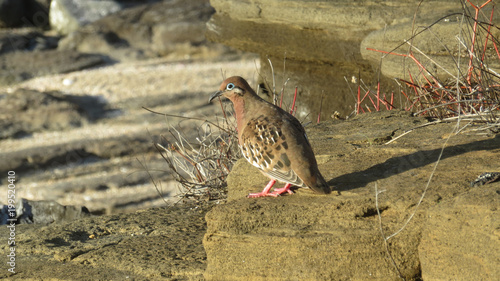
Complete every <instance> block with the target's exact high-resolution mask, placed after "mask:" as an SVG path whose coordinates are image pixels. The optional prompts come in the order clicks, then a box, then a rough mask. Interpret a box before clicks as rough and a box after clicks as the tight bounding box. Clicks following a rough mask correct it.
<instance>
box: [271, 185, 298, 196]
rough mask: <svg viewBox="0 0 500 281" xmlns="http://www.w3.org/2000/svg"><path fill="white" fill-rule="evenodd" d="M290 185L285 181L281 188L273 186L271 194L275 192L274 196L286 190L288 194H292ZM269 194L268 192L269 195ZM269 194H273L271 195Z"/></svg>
mask: <svg viewBox="0 0 500 281" xmlns="http://www.w3.org/2000/svg"><path fill="white" fill-rule="evenodd" d="M290 186H292V185H291V184H289V183H287V184H285V186H284V187H282V188H275V189H274V191H273V192H272V193H271V194H276V196H278V195H281V194H283V193H285V192H288V194H293V191H291V190H290ZM271 194H269V195H271ZM271 196H273V195H271Z"/></svg>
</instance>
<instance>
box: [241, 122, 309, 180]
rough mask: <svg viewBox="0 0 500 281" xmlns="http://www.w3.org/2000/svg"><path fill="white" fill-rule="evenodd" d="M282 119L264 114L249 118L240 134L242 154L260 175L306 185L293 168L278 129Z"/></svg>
mask: <svg viewBox="0 0 500 281" xmlns="http://www.w3.org/2000/svg"><path fill="white" fill-rule="evenodd" d="M282 125H283V122H282V120H280V119H273V120H270V118H268V117H265V116H262V115H261V116H258V117H257V118H254V119H250V121H249V122H248V123H247V125H246V126H245V128H244V129H243V131H242V133H241V139H240V148H241V151H242V153H243V156H244V157H245V158H246V159H247V161H248V162H250V163H251V164H252V165H253V166H255V167H257V168H259V169H260V170H261V171H262V172H263V173H264V174H266V175H268V176H270V177H272V178H274V179H277V180H279V181H282V182H286V183H290V184H292V185H295V186H300V187H306V185H305V184H304V182H303V180H302V179H301V178H300V177H299V176H298V175H297V173H296V172H295V171H293V169H292V167H291V162H290V158H289V157H288V155H287V153H288V152H287V150H288V142H287V141H288V140H287V138H286V136H284V134H283V131H282V129H281V127H282Z"/></svg>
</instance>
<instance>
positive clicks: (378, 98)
mask: <svg viewBox="0 0 500 281" xmlns="http://www.w3.org/2000/svg"><path fill="white" fill-rule="evenodd" d="M377 111H380V82H377Z"/></svg>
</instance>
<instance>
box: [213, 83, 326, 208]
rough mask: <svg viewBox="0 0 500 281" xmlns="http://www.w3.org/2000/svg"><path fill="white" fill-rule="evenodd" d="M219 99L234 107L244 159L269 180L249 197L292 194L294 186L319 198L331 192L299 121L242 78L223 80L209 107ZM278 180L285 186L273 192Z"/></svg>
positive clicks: (239, 143) (239, 142)
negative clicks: (302, 188) (262, 95)
mask: <svg viewBox="0 0 500 281" xmlns="http://www.w3.org/2000/svg"><path fill="white" fill-rule="evenodd" d="M217 97H225V98H227V99H229V100H230V101H231V102H232V104H233V108H234V113H235V117H236V126H237V130H238V145H239V148H240V150H241V152H242V154H243V156H244V157H245V159H246V160H247V161H248V162H249V163H250V164H252V165H253V166H255V167H256V168H258V169H259V170H260V171H261V172H262V173H263V174H264V175H266V176H267V177H268V178H270V181H269V183H268V184H267V185H266V186H265V187H264V189H263V190H262V192H258V193H250V194H249V195H248V196H247V197H249V198H258V197H278V196H280V195H284V194H293V191H292V190H290V187H291V186H296V187H304V188H310V189H311V190H313V191H314V192H316V193H320V194H329V193H330V192H331V189H330V187H329V186H328V184H327V183H326V181H325V179H324V178H323V176H322V175H321V173H320V171H319V169H318V164H317V161H316V157H315V156H314V152H313V150H312V147H311V144H310V143H309V140H308V139H307V136H306V132H305V130H304V127H302V125H301V123H300V122H299V120H297V119H296V118H295V117H294V116H293V115H291V114H290V113H288V112H286V111H285V110H283V109H282V108H280V107H278V106H276V105H274V104H272V103H269V102H267V101H265V100H264V99H262V98H261V97H259V96H258V95H257V94H256V93H255V91H254V90H253V89H252V88H251V87H250V85H249V84H248V82H247V81H246V80H245V79H244V78H242V77H240V76H233V77H229V78H227V79H226V80H224V81H223V82H222V84H221V85H220V87H219V90H218V91H216V92H215V93H213V94H212V95H210V98H209V103H210V102H211V101H212V100H214V99H215V98H217ZM277 180H278V181H280V182H284V183H285V186H284V187H282V188H275V189H273V191H272V192H271V188H272V187H273V186H274V184H275V183H276V181H277Z"/></svg>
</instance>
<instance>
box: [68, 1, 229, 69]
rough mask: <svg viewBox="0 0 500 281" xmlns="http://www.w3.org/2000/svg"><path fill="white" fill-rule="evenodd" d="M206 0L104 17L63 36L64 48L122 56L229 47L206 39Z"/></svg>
mask: <svg viewBox="0 0 500 281" xmlns="http://www.w3.org/2000/svg"><path fill="white" fill-rule="evenodd" d="M213 12H214V10H213V8H212V7H211V6H210V5H209V3H208V1H207V0H196V1H188V2H185V1H161V2H158V3H154V4H151V5H139V6H137V7H133V8H129V9H125V10H122V11H120V12H117V13H115V14H112V15H109V16H107V17H104V18H102V19H100V20H97V21H95V22H93V23H91V24H88V25H86V26H84V27H82V28H80V29H79V30H77V31H75V32H73V33H71V34H69V35H68V36H66V37H65V38H63V39H62V40H61V42H60V44H59V49H61V50H68V49H69V50H77V51H80V52H99V53H101V54H106V55H108V56H109V57H111V58H113V59H116V60H120V61H126V60H137V59H143V58H151V57H158V56H162V57H170V58H172V59H174V60H178V59H186V58H190V57H198V58H199V57H207V56H215V55H218V54H221V53H224V52H226V51H227V48H225V47H222V46H221V45H217V44H209V43H207V42H206V39H205V36H204V33H205V23H206V22H207V21H208V19H209V18H210V16H211V15H212V14H213Z"/></svg>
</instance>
